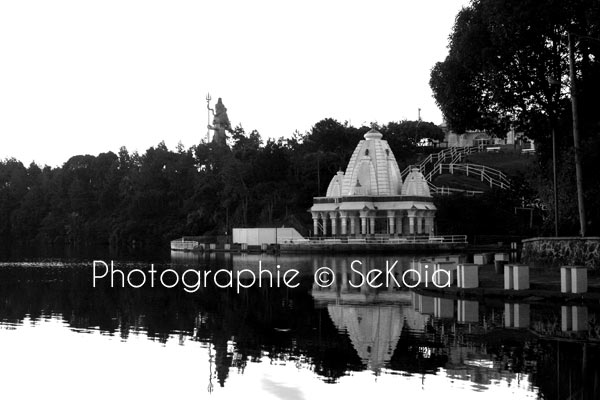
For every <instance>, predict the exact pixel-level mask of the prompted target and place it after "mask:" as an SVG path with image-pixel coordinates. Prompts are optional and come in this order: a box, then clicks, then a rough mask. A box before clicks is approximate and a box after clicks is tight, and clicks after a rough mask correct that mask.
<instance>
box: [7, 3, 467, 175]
mask: <svg viewBox="0 0 600 400" xmlns="http://www.w3.org/2000/svg"><path fill="white" fill-rule="evenodd" d="M466 4H468V0H418V1H398V0H396V1H393V0H388V1H385V0H373V1H369V2H365V1H351V0H343V1H325V0H317V1H313V0H304V1H301V2H289V1H287V2H286V1H263V0H261V1H256V0H253V1H247V0H246V1H242V0H240V1H233V0H212V1H182V0H171V1H156V0H102V1H100V0H93V1H82V0H71V1H69V0H53V1H47V0H27V1H0V159H4V158H6V157H15V158H17V159H19V160H21V161H23V163H25V164H26V165H28V164H29V163H30V162H31V161H32V160H35V161H36V162H37V163H38V164H48V165H51V166H56V165H62V163H64V162H65V161H66V160H67V159H68V158H69V157H71V156H73V155H77V154H94V155H96V154H98V153H100V152H104V151H109V150H110V151H114V152H116V151H118V149H119V147H121V146H126V147H127V148H128V149H129V150H130V151H133V150H138V151H139V152H144V151H145V150H146V149H147V148H148V147H150V146H155V145H156V144H158V143H159V142H160V141H161V140H164V141H165V143H166V144H167V146H168V147H169V148H171V149H173V148H174V147H175V146H176V145H177V143H178V142H179V141H181V142H182V143H183V144H184V146H185V147H186V148H187V147H189V146H191V145H193V144H197V143H199V142H200V140H201V139H202V138H203V137H205V135H206V124H207V110H206V100H205V97H206V93H207V92H210V94H211V96H212V97H213V105H214V103H215V102H216V100H217V98H218V97H222V98H223V103H224V104H225V106H226V107H227V109H228V115H229V119H230V120H231V122H232V125H233V126H235V125H238V124H241V125H242V126H243V127H244V129H246V131H250V130H252V129H257V130H258V131H259V132H260V133H261V135H262V136H263V138H267V137H275V138H276V137H281V136H284V137H289V136H291V134H292V133H293V132H294V131H295V130H299V131H300V132H305V131H307V130H309V129H310V128H311V126H312V125H314V124H315V123H316V122H318V121H319V120H321V119H323V118H326V117H332V118H336V119H338V120H339V121H340V122H343V121H345V120H349V121H350V122H351V123H352V124H353V125H355V126H360V125H361V124H363V123H368V122H371V121H378V122H381V123H387V122H389V121H398V120H401V119H405V118H406V119H416V118H417V109H418V108H421V109H422V111H421V115H422V118H423V119H424V120H427V121H433V122H435V123H440V122H441V121H442V117H441V113H440V111H439V110H438V108H437V106H436V105H435V102H434V100H433V98H432V93H431V90H430V88H429V83H428V82H429V73H430V69H431V67H432V66H433V65H434V64H435V62H436V61H441V60H443V58H444V57H445V55H446V54H447V48H446V45H447V38H448V35H449V34H450V30H451V27H452V25H453V22H454V17H455V15H456V13H457V12H458V11H459V10H460V8H461V7H462V6H463V5H466Z"/></svg>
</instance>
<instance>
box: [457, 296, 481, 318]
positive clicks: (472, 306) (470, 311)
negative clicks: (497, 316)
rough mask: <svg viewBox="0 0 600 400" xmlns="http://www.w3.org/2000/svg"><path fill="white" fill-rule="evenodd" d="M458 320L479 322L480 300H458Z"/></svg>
mask: <svg viewBox="0 0 600 400" xmlns="http://www.w3.org/2000/svg"><path fill="white" fill-rule="evenodd" d="M456 308H457V317H458V322H459V323H460V322H462V323H465V322H478V321H479V302H478V301H470V300H458V302H457V307H456Z"/></svg>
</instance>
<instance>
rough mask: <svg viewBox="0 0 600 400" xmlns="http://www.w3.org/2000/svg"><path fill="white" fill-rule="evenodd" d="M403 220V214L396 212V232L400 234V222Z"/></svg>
mask: <svg viewBox="0 0 600 400" xmlns="http://www.w3.org/2000/svg"><path fill="white" fill-rule="evenodd" d="M403 221H404V215H403V213H402V212H400V213H399V214H398V213H396V233H397V234H398V235H402V222H403Z"/></svg>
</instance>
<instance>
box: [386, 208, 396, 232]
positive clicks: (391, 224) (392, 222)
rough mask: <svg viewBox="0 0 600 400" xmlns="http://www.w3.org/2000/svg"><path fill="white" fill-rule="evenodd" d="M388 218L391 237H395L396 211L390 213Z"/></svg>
mask: <svg viewBox="0 0 600 400" xmlns="http://www.w3.org/2000/svg"><path fill="white" fill-rule="evenodd" d="M387 216H388V227H389V233H390V235H393V234H394V232H395V229H394V228H395V225H396V213H395V212H394V211H388V212H387Z"/></svg>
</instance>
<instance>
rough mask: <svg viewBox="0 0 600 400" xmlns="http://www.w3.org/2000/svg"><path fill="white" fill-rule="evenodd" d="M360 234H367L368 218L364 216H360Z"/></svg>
mask: <svg viewBox="0 0 600 400" xmlns="http://www.w3.org/2000/svg"><path fill="white" fill-rule="evenodd" d="M360 233H361V234H362V235H366V234H367V217H366V216H362V215H361V216H360Z"/></svg>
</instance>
